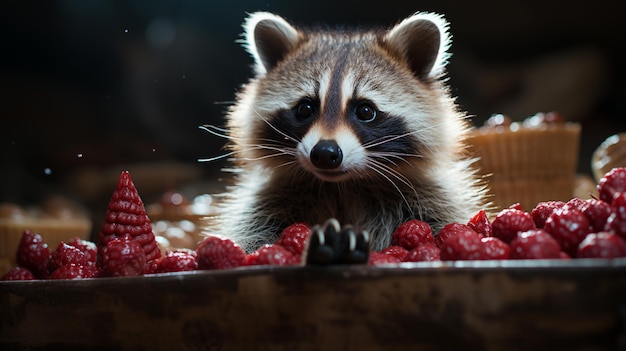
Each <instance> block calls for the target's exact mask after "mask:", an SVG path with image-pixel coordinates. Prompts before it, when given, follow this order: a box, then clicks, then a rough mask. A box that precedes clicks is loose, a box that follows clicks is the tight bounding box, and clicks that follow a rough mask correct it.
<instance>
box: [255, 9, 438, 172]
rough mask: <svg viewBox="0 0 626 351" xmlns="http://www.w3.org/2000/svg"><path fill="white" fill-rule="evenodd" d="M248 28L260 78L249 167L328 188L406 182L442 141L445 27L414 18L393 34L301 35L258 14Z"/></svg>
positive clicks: (432, 20)
mask: <svg viewBox="0 0 626 351" xmlns="http://www.w3.org/2000/svg"><path fill="white" fill-rule="evenodd" d="M245 27H246V35H247V45H248V50H249V51H250V52H251V54H252V56H253V57H254V58H255V60H256V63H257V66H256V70H257V74H258V76H257V80H256V85H255V86H254V89H255V92H254V98H253V99H251V101H247V103H248V104H249V105H250V109H251V111H248V113H249V114H251V116H250V119H249V120H248V121H247V123H249V125H248V127H247V129H248V131H249V133H248V134H249V136H250V137H249V138H247V140H249V143H250V145H254V152H253V156H252V159H255V160H262V161H263V162H265V164H266V165H267V166H269V167H271V168H273V169H280V168H281V167H285V168H289V169H291V168H292V167H295V168H296V169H300V170H305V171H307V172H309V173H312V174H313V175H315V176H316V177H317V178H319V179H320V180H323V181H329V182H338V181H344V180H347V179H355V178H363V177H379V176H382V177H386V178H387V179H389V178H390V177H391V178H396V179H395V180H400V177H401V176H400V175H399V174H400V173H398V172H399V169H400V168H402V167H415V164H416V163H419V162H422V161H423V160H424V159H427V158H428V157H429V155H430V154H431V153H432V152H433V150H435V149H437V145H439V144H441V143H442V141H441V140H440V139H442V138H445V135H443V134H441V130H444V129H445V128H440V125H441V123H443V122H442V121H441V120H440V118H439V116H441V115H442V114H445V111H442V110H443V109H444V107H442V106H444V105H445V106H447V105H446V104H439V103H438V101H441V100H442V95H443V93H442V92H441V91H440V89H438V88H434V87H439V86H438V85H437V84H436V83H437V82H438V77H439V75H440V74H441V73H442V71H443V66H444V65H445V61H446V58H447V55H446V54H445V48H446V47H447V36H446V34H445V33H446V24H445V22H443V20H442V19H441V18H440V17H438V16H435V15H429V14H416V15H414V16H412V17H410V18H408V19H407V20H405V21H403V22H401V23H400V24H398V25H397V26H396V27H394V28H393V29H392V30H390V31H388V32H367V33H363V32H354V33H349V32H301V31H298V30H297V29H295V28H294V27H292V26H291V25H289V24H288V23H287V22H286V21H285V20H283V19H282V18H280V17H277V16H274V15H271V14H268V13H257V14H253V15H252V16H251V17H250V18H249V20H248V22H247V23H246V26H245Z"/></svg>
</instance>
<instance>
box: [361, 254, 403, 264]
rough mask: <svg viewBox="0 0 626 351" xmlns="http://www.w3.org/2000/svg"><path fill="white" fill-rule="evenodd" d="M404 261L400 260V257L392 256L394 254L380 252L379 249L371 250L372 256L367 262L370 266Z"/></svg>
mask: <svg viewBox="0 0 626 351" xmlns="http://www.w3.org/2000/svg"><path fill="white" fill-rule="evenodd" d="M401 262H402V261H400V259H399V258H397V257H395V256H392V255H387V254H385V253H382V252H379V251H372V252H370V256H369V258H368V260H367V264H368V265H370V266H380V265H385V264H397V263H401Z"/></svg>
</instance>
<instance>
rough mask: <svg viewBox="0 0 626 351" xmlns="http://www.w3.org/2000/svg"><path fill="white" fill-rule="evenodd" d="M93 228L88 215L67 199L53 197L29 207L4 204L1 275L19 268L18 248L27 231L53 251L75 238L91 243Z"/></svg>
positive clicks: (0, 216) (0, 217)
mask: <svg viewBox="0 0 626 351" xmlns="http://www.w3.org/2000/svg"><path fill="white" fill-rule="evenodd" d="M91 227H92V222H91V219H90V218H89V216H88V214H87V212H86V211H85V210H84V209H83V208H82V207H80V206H78V205H77V204H76V203H74V202H72V201H70V200H68V199H66V198H64V197H60V196H54V197H50V198H48V199H46V200H45V201H43V202H42V203H41V204H37V205H34V206H28V207H23V206H20V205H18V204H15V203H8V202H5V203H1V204H0V274H4V272H6V271H8V270H9V269H10V268H11V267H13V266H15V264H16V262H15V255H16V252H17V247H18V245H19V242H20V240H21V239H22V234H23V233H24V230H25V229H29V230H31V231H33V232H35V233H37V234H40V235H41V236H42V237H43V240H44V241H45V242H46V243H47V244H48V247H50V250H51V251H52V250H54V249H55V248H56V247H57V246H58V245H59V243H60V242H61V241H69V240H72V239H73V238H74V237H78V238H80V239H85V240H88V239H89V236H90V234H91Z"/></svg>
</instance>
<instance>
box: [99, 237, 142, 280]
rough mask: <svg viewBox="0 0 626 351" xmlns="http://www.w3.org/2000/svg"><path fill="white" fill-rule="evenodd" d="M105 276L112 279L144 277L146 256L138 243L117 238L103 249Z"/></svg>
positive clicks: (102, 259)
mask: <svg viewBox="0 0 626 351" xmlns="http://www.w3.org/2000/svg"><path fill="white" fill-rule="evenodd" d="M101 268H102V271H103V274H104V275H106V276H112V277H126V276H137V275H142V274H143V273H144V270H145V269H146V254H145V252H144V251H143V248H142V247H141V245H140V244H139V243H137V242H136V241H133V240H130V239H127V238H117V239H113V240H111V241H109V242H108V243H107V244H106V246H105V247H104V248H103V249H102V253H101Z"/></svg>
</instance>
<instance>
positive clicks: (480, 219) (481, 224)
mask: <svg viewBox="0 0 626 351" xmlns="http://www.w3.org/2000/svg"><path fill="white" fill-rule="evenodd" d="M467 225H468V226H469V227H470V228H472V229H473V230H474V231H475V232H476V233H478V234H481V235H484V236H492V234H493V229H492V228H491V223H490V222H489V218H488V217H487V212H485V210H480V211H478V213H476V214H475V215H474V217H472V218H470V220H469V221H468V222H467Z"/></svg>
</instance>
